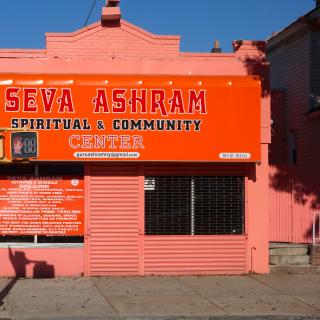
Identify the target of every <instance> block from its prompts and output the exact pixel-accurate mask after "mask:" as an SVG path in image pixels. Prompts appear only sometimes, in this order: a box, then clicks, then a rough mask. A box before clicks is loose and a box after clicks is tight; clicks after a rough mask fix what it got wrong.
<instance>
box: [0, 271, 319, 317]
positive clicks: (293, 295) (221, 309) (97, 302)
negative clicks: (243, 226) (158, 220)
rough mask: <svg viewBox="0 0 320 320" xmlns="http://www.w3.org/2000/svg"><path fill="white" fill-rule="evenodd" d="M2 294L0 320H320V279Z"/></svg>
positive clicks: (77, 282)
mask: <svg viewBox="0 0 320 320" xmlns="http://www.w3.org/2000/svg"><path fill="white" fill-rule="evenodd" d="M0 289H1V290H2V291H1V292H0V298H1V302H0V319H88V320H90V319H99V320H100V319H109V318H110V319H112V318H117V319H118V318H120V319H141V318H144V319H150V318H154V317H157V318H158V319H171V318H178V319H181V318H182V317H191V318H190V319H192V318H193V319H196V318H199V317H200V318H201V317H204V318H203V319H209V318H210V319H211V317H217V318H212V319H226V318H227V319H230V317H231V316H232V317H233V316H236V318H234V319H247V318H248V317H250V316H259V317H258V319H270V318H272V319H278V320H281V319H289V318H288V317H289V316H290V319H301V318H302V317H306V316H308V317H309V318H308V319H320V274H294V275H290V274H271V275H251V276H201V277H197V276H192V277H191V276H183V277H156V276H155V277H114V278H112V277H101V278H56V279H19V280H18V281H16V282H13V281H12V280H11V279H4V278H2V279H0ZM262 316H263V317H262ZM264 316H266V317H264ZM274 317H275V318H274ZM231 319H232V318H231Z"/></svg>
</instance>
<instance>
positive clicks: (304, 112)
mask: <svg viewBox="0 0 320 320" xmlns="http://www.w3.org/2000/svg"><path fill="white" fill-rule="evenodd" d="M267 58H268V61H269V62H270V87H271V91H272V107H271V109H272V115H271V118H272V122H273V125H272V128H273V130H272V132H273V134H272V144H271V146H270V154H269V156H270V164H271V166H272V169H271V170H272V171H271V172H272V174H271V206H270V208H271V223H270V226H271V240H272V241H283V242H311V240H312V218H313V212H314V210H315V209H316V208H317V207H319V204H320V197H319V194H320V183H319V181H320V165H319V164H320V145H319V139H320V2H319V1H317V2H316V8H315V9H314V10H312V11H310V12H308V13H307V14H306V15H304V16H303V17H301V18H299V19H298V20H296V21H295V22H293V23H292V24H290V25H289V26H288V27H286V28H284V29H283V30H282V31H280V32H277V33H275V34H273V35H272V36H271V37H270V38H269V39H268V41H267Z"/></svg>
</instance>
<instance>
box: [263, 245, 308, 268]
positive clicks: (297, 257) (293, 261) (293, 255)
mask: <svg viewBox="0 0 320 320" xmlns="http://www.w3.org/2000/svg"><path fill="white" fill-rule="evenodd" d="M269 255H270V265H273V266H292V265H309V264H310V256H309V249H308V245H307V244H294V243H270V246H269Z"/></svg>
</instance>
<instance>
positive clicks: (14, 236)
mask: <svg viewBox="0 0 320 320" xmlns="http://www.w3.org/2000/svg"><path fill="white" fill-rule="evenodd" d="M83 176H84V166H83V165H82V164H80V165H78V164H77V165H70V164H63V163H61V164H55V165H52V164H34V165H33V164H17V165H1V166H0V177H1V179H0V180H1V181H2V182H1V181H0V186H1V187H2V189H3V191H1V200H2V201H1V202H0V204H1V206H0V211H1V212H0V214H1V219H2V220H1V221H3V222H4V224H5V225H6V226H2V229H1V235H0V243H35V244H45V243H47V244H54V243H64V244H66V243H83V239H84V238H83V232H81V231H80V230H83V221H81V220H82V218H81V219H80V218H79V219H77V221H75V223H74V224H75V227H74V228H73V229H72V231H70V228H69V230H68V231H66V234H67V235H63V234H62V235H57V234H54V233H55V231H52V230H53V228H56V226H57V223H60V222H61V226H63V224H68V223H69V222H68V219H71V218H70V217H71V215H70V214H69V215H68V213H67V211H66V210H69V211H70V213H71V212H72V211H73V209H78V208H74V206H75V205H73V206H72V207H71V208H70V204H69V203H70V200H71V199H74V198H75V197H77V198H79V200H78V202H79V203H80V202H81V201H83V200H81V198H83V196H84V195H83V192H82V191H81V190H82V189H81V188H82V187H80V182H78V183H79V186H78V187H77V188H78V189H77V190H73V191H75V192H73V193H71V196H70V194H69V193H70V191H68V189H64V188H65V187H64V184H63V183H61V182H59V181H64V180H67V181H69V182H71V183H73V182H74V181H73V180H78V181H80V180H82V181H83ZM37 177H45V178H43V179H44V180H43V181H47V180H50V179H52V180H53V181H55V180H56V181H58V182H57V187H53V189H50V188H51V187H49V186H48V188H47V189H44V190H43V192H42V191H40V192H39V191H36V190H35V189H33V190H32V188H29V187H27V186H28V184H25V185H21V187H23V188H24V190H23V192H22V194H23V196H22V197H17V196H14V195H12V192H14V191H12V190H13V188H15V185H10V181H14V180H20V181H21V180H22V181H23V180H24V179H26V180H27V181H29V182H30V184H34V183H35V181H37V179H40V181H41V178H37ZM73 177H75V178H76V179H72V178H73ZM71 183H70V186H71ZM74 183H75V182H74ZM82 183H83V182H82ZM60 185H61V187H59V186H60ZM39 186H41V184H39ZM17 188H18V189H17V190H19V185H18V187H17ZM57 188H60V189H57ZM67 188H69V187H67ZM10 189H12V190H11V191H10ZM40 190H41V189H40ZM50 190H52V191H50ZM6 192H7V193H8V195H7V196H6ZM18 192H19V191H18ZM65 192H66V193H67V195H66V196H64V195H63V193H65ZM46 193H48V194H49V195H47V194H46ZM30 194H32V195H33V196H30ZM73 194H75V197H73ZM23 197H28V199H27V200H25V199H23ZM32 197H34V199H38V200H34V199H33V201H32V203H31V202H30V201H29V200H30V198H32ZM64 199H65V200H64ZM66 199H68V201H67V202H69V203H68V204H66V202H65V201H66ZM29 202H30V203H29ZM42 203H43V204H42ZM65 205H66V206H65ZM18 208H19V209H18ZM33 208H34V210H33ZM39 208H40V210H39ZM41 209H44V210H48V212H45V213H41ZM38 211H39V213H37V212H38ZM69 211H68V212H69ZM64 214H67V215H64ZM43 215H45V217H43ZM81 215H82V216H83V212H81ZM31 216H32V217H31ZM53 216H55V218H54V217H53ZM41 217H42V218H41ZM64 217H66V218H67V220H65V222H64V220H63V219H64ZM20 219H21V224H20V225H19V224H18V225H17V223H16V221H20ZM29 219H30V220H29ZM39 219H42V220H43V221H45V222H43V223H38V224H37V221H40V220H39ZM44 219H47V220H44ZM50 221H53V222H52V223H51V222H50ZM32 224H34V225H32ZM50 224H52V227H51V226H50ZM15 225H16V226H17V227H15ZM37 225H38V227H39V230H41V231H42V233H39V234H37V233H36V231H35V232H34V233H33V234H31V232H29V231H28V228H34V230H37V229H36V228H37ZM70 225H71V224H70V223H69V224H68V226H70ZM23 226H24V227H25V229H24V230H22V229H23V228H24V227H23ZM10 228H11V229H10ZM44 228H46V230H50V231H52V233H53V234H49V233H48V234H46V232H44V231H43V230H44ZM56 229H57V228H56ZM56 229H55V230H56ZM65 229H66V230H67V228H65ZM6 230H9V232H7V233H6ZM60 231H62V233H63V232H64V229H63V228H62V229H61V230H60ZM21 233H22V234H21ZM23 233H26V235H24V234H23Z"/></svg>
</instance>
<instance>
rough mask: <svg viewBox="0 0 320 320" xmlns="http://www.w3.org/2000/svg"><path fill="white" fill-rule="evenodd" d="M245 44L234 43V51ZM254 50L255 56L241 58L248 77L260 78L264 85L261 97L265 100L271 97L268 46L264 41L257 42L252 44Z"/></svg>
mask: <svg viewBox="0 0 320 320" xmlns="http://www.w3.org/2000/svg"><path fill="white" fill-rule="evenodd" d="M242 44H243V41H241V40H239V41H235V42H234V50H235V51H237V50H238V49H239V48H240V47H241V46H242ZM252 45H253V47H254V49H256V50H255V51H254V52H255V53H254V55H252V56H250V55H249V54H246V55H244V56H243V57H241V61H242V63H243V64H244V66H245V68H246V70H247V73H248V75H254V76H259V77H260V79H261V84H262V91H261V95H262V97H263V98H265V97H268V96H269V95H270V77H269V62H268V61H267V59H266V54H265V52H266V44H265V42H263V41H257V42H253V43H252Z"/></svg>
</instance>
